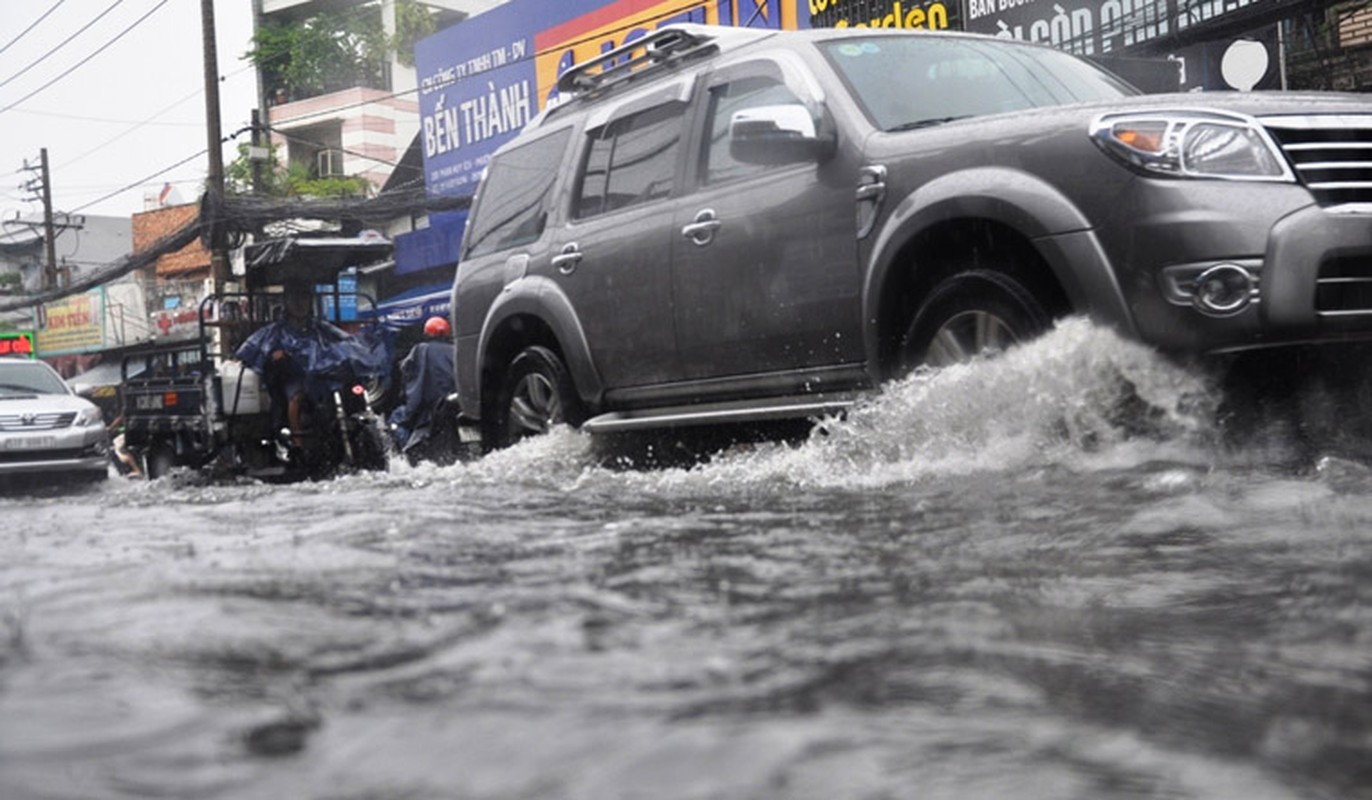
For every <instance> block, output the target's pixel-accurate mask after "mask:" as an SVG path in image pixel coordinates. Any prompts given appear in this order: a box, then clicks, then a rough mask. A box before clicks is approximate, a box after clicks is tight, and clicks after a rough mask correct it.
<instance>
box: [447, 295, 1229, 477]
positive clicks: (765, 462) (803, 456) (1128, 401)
mask: <svg viewBox="0 0 1372 800" xmlns="http://www.w3.org/2000/svg"><path fill="white" fill-rule="evenodd" d="M1219 401H1220V394H1219V389H1218V387H1217V386H1216V383H1215V379H1214V376H1213V375H1211V374H1209V373H1207V372H1205V371H1203V370H1200V369H1198V368H1193V367H1186V366H1182V365H1179V364H1177V363H1175V362H1172V361H1170V360H1168V359H1166V358H1164V357H1163V356H1161V355H1159V354H1158V353H1157V352H1156V351H1154V350H1152V349H1150V348H1147V347H1145V346H1143V345H1140V344H1137V343H1134V342H1131V341H1128V340H1125V339H1123V338H1121V337H1120V336H1118V335H1117V334H1115V333H1114V332H1112V331H1110V330H1108V329H1105V328H1101V327H1099V326H1096V325H1093V324H1091V323H1090V322H1088V321H1086V320H1084V319H1078V318H1073V319H1068V320H1066V321H1064V322H1062V323H1060V324H1059V325H1058V326H1057V327H1056V328H1055V329H1054V330H1053V331H1051V332H1050V333H1048V334H1047V335H1045V336H1043V337H1041V338H1039V339H1037V340H1035V341H1033V342H1030V343H1028V344H1026V345H1024V346H1021V347H1017V348H1014V349H1012V350H1010V351H1009V352H1007V353H1004V354H1002V355H1000V356H997V357H995V358H992V359H982V360H977V361H974V362H971V363H968V364H962V365H957V366H952V367H948V368H945V369H941V370H930V371H920V372H917V373H915V374H913V375H911V376H909V377H908V378H906V379H904V380H902V381H899V382H895V383H892V384H889V385H887V386H886V387H884V388H883V390H882V391H880V392H879V393H877V394H875V395H873V396H872V397H871V398H870V399H868V400H866V401H864V402H862V403H860V404H859V405H857V406H856V407H855V408H853V409H851V410H849V411H848V412H847V413H846V414H845V415H844V416H843V417H842V418H831V419H826V420H823V421H821V422H820V424H819V425H818V426H817V427H816V429H815V431H814V432H813V433H812V434H811V435H810V436H809V438H808V439H806V440H804V441H803V442H801V443H799V444H789V443H787V444H783V443H771V444H762V445H756V444H748V445H742V446H738V447H735V448H732V449H729V450H726V451H724V452H722V453H717V454H714V455H713V456H712V457H710V458H708V459H707V460H706V461H705V462H704V463H701V464H699V465H696V466H694V467H690V468H684V469H683V468H678V469H666V470H654V471H649V472H647V473H640V472H629V473H627V474H625V475H622V476H621V477H620V480H624V481H628V482H630V483H635V482H640V483H641V482H645V481H646V482H651V483H655V484H660V485H664V486H666V485H678V486H684V485H690V484H695V485H749V486H765V485H769V484H779V485H792V486H797V487H814V488H862V487H881V486H888V485H892V484H901V483H911V482H918V481H920V480H924V479H928V478H931V477H940V476H942V477H946V476H951V475H961V474H974V473H984V472H1007V471H1017V470H1022V469H1025V468H1031V467H1035V466H1040V467H1041V466H1049V465H1068V466H1070V465H1075V466H1080V467H1087V468H1106V467H1122V466H1127V465H1130V464H1137V463H1142V462H1144V461H1148V460H1181V461H1197V460H1200V461H1204V460H1206V459H1207V458H1209V457H1211V455H1212V450H1211V449H1210V448H1211V447H1212V446H1213V443H1214V441H1215V439H1216V436H1217V429H1216V422H1215V420H1216V409H1217V407H1218V404H1219ZM682 436H683V437H689V436H690V431H686V432H684V433H683V434H682ZM600 465H601V459H599V458H598V456H597V455H596V453H595V451H594V449H593V447H592V443H591V442H590V440H589V438H588V437H586V436H584V435H581V434H577V433H574V432H572V431H570V430H567V429H562V430H559V431H555V432H554V434H553V435H550V436H547V437H541V438H538V439H534V440H526V441H525V442H521V443H520V444H518V445H516V446H515V447H514V448H511V449H510V450H508V451H504V452H497V453H493V454H491V455H488V456H486V457H485V458H484V459H482V460H481V461H479V462H477V463H474V464H470V465H465V466H462V467H459V468H457V469H458V470H459V471H460V472H461V473H462V475H463V478H464V479H465V480H475V481H478V482H484V481H495V482H500V481H513V482H520V481H527V480H530V479H533V480H542V481H548V482H552V483H558V482H563V483H566V482H573V481H582V480H587V479H589V478H590V477H591V476H592V475H596V474H598V473H600V472H603V471H605V470H604V469H603V468H602V467H601V466H600Z"/></svg>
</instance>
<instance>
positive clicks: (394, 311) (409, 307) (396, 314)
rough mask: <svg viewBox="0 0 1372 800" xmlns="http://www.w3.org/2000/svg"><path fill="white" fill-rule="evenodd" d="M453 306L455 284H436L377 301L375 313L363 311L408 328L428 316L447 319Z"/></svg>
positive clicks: (387, 325) (394, 324) (389, 325)
mask: <svg viewBox="0 0 1372 800" xmlns="http://www.w3.org/2000/svg"><path fill="white" fill-rule="evenodd" d="M452 309H453V305H452V287H451V286H448V285H446V284H436V285H430V286H421V287H419V288H417V289H411V290H409V291H408V292H402V293H400V294H398V295H396V296H394V297H388V298H386V299H385V300H383V301H382V302H380V303H377V305H376V310H375V311H374V312H366V311H364V312H362V316H363V317H365V318H367V319H376V320H379V321H380V322H381V323H382V324H383V325H385V326H386V327H388V328H405V327H409V326H410V325H416V324H419V323H421V322H423V321H424V320H426V319H428V318H429V317H443V318H444V319H447V318H448V317H449V316H450V314H451V313H452Z"/></svg>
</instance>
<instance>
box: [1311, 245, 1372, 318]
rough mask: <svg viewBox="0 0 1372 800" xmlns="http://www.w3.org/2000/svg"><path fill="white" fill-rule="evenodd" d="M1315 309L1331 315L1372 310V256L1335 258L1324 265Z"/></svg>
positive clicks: (1317, 280)
mask: <svg viewBox="0 0 1372 800" xmlns="http://www.w3.org/2000/svg"><path fill="white" fill-rule="evenodd" d="M1315 311H1317V312H1318V313H1320V314H1322V315H1324V316H1330V317H1337V316H1344V315H1352V314H1368V313H1372V257H1369V256H1362V257H1342V258H1331V259H1329V260H1328V261H1325V262H1324V263H1323V264H1320V274H1319V277H1318V278H1317V279H1316V281H1315Z"/></svg>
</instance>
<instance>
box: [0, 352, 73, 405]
mask: <svg viewBox="0 0 1372 800" xmlns="http://www.w3.org/2000/svg"><path fill="white" fill-rule="evenodd" d="M35 394H69V392H68V391H67V385H66V384H65V383H63V382H62V379H61V378H60V377H58V375H57V373H55V372H53V371H52V370H51V369H49V368H48V367H47V366H46V365H44V364H40V363H37V362H33V361H5V362H0V397H22V396H26V395H35Z"/></svg>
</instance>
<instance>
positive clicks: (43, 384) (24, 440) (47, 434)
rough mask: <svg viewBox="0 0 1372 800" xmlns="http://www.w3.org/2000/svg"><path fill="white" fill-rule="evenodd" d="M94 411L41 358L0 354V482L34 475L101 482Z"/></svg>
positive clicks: (100, 427) (105, 453)
mask: <svg viewBox="0 0 1372 800" xmlns="http://www.w3.org/2000/svg"><path fill="white" fill-rule="evenodd" d="M109 446H110V445H109V433H108V432H107V431H106V430H105V425H104V421H103V419H102V418H101V414H100V409H99V408H97V407H96V406H95V404H94V403H92V402H90V401H89V400H86V399H85V398H83V397H80V396H78V395H77V394H76V393H74V392H73V391H72V390H71V387H69V386H67V384H66V382H65V381H63V380H62V376H60V375H58V374H57V371H56V370H54V369H53V368H52V367H50V366H48V365H47V364H45V363H44V362H42V361H32V360H28V359H17V358H0V481H4V480H9V479H11V478H19V477H32V476H36V475H54V476H55V475H62V476H71V477H76V478H84V479H87V480H104V479H105V478H106V477H108V475H109V466H110V460H109Z"/></svg>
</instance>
